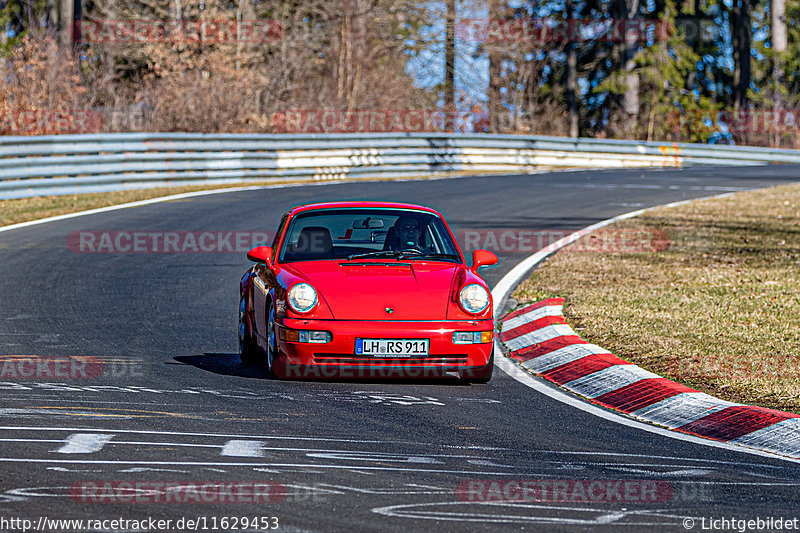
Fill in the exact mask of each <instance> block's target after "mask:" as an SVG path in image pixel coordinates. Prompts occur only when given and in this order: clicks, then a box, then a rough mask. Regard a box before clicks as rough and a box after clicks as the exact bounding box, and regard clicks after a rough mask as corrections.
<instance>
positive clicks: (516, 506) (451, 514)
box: [372, 501, 686, 527]
mask: <svg viewBox="0 0 800 533" xmlns="http://www.w3.org/2000/svg"><path fill="white" fill-rule="evenodd" d="M453 506H459V507H464V508H465V510H463V511H461V512H458V511H456V510H453V511H450V510H449V509H450V508H452V507H453ZM436 507H442V509H435V508H436ZM471 507H473V508H474V507H478V508H483V507H489V508H490V509H486V510H482V511H477V510H469V509H470V508H471ZM431 508H433V509H431ZM491 508H503V509H504V510H503V511H502V513H503V514H500V513H491V512H487V511H490V510H491ZM444 509H448V510H444ZM511 510H520V511H521V512H520V513H519V514H508V513H510V511H511ZM531 510H540V511H541V512H542V515H539V516H536V515H533V514H531ZM559 511H561V513H559ZM564 511H567V512H569V513H571V514H573V515H574V514H576V513H586V514H589V515H596V516H595V517H594V518H584V519H581V518H564V517H563V516H556V514H563V512H564ZM372 512H373V513H376V514H380V515H383V516H387V517H393V518H415V519H425V520H437V521H438V520H447V521H458V522H482V523H495V524H501V523H548V524H563V525H567V524H568V525H584V526H599V525H609V524H613V525H614V526H619V527H625V526H628V527H642V526H650V527H653V526H665V525H670V524H671V523H672V521H675V522H674V523H675V524H676V525H677V524H680V520H683V519H684V518H685V517H686V514H672V513H673V512H679V509H667V510H661V509H658V510H646V509H635V510H630V511H618V510H608V509H599V508H596V507H579V506H567V505H564V506H560V505H543V504H536V503H520V502H495V501H492V502H485V501H476V502H460V501H456V502H453V501H443V502H429V503H409V504H400V505H390V506H386V507H375V508H373V509H372ZM523 513H524V514H523ZM550 513H552V514H550ZM640 516H649V517H654V518H655V517H658V518H663V519H664V521H658V522H652V521H651V522H639V521H635V522H631V521H622V520H623V519H626V518H629V517H635V518H636V519H637V520H638V519H639V517H640Z"/></svg>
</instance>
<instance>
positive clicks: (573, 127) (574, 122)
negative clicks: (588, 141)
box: [565, 0, 578, 137]
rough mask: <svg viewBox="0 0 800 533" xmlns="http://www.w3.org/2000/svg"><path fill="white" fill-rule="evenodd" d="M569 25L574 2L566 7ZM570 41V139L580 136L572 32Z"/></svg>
mask: <svg viewBox="0 0 800 533" xmlns="http://www.w3.org/2000/svg"><path fill="white" fill-rule="evenodd" d="M565 14H566V17H567V24H572V21H573V19H574V18H575V7H574V5H573V0H567V5H566V13H565ZM569 33H570V40H569V41H567V95H566V96H567V132H568V134H569V136H570V137H577V136H578V107H577V105H576V94H575V93H576V91H577V88H578V81H577V73H576V71H577V70H578V56H577V54H576V52H575V43H574V42H573V41H572V33H573V32H572V31H570V32H569Z"/></svg>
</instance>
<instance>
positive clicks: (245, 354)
mask: <svg viewBox="0 0 800 533" xmlns="http://www.w3.org/2000/svg"><path fill="white" fill-rule="evenodd" d="M245 297H246V295H245V293H242V295H241V296H240V297H239V358H240V359H241V360H242V363H244V364H246V365H255V364H257V363H258V360H259V359H260V357H259V353H258V344H257V343H256V340H255V338H254V337H253V332H252V331H250V327H249V326H248V322H247V317H246V316H245V309H246V305H245Z"/></svg>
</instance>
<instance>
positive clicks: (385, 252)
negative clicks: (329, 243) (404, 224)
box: [347, 248, 429, 261]
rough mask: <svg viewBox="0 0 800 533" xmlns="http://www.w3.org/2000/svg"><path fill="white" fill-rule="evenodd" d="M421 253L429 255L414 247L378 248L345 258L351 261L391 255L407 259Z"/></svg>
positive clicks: (421, 254)
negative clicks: (398, 248)
mask: <svg viewBox="0 0 800 533" xmlns="http://www.w3.org/2000/svg"><path fill="white" fill-rule="evenodd" d="M423 255H429V254H426V253H425V252H423V251H421V250H416V249H414V248H410V249H408V250H378V251H377V252H366V253H363V254H353V255H348V256H347V260H348V261H351V260H353V259H363V258H365V257H392V258H395V259H407V258H409V257H412V256H413V257H419V256H423Z"/></svg>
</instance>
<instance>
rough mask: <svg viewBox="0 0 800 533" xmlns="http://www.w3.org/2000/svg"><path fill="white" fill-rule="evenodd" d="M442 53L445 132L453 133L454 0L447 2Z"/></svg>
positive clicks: (454, 88)
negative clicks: (443, 49) (445, 28)
mask: <svg viewBox="0 0 800 533" xmlns="http://www.w3.org/2000/svg"><path fill="white" fill-rule="evenodd" d="M446 25H447V30H446V36H445V51H444V112H445V130H447V131H454V129H455V114H456V83H455V77H456V0H447V16H446Z"/></svg>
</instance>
